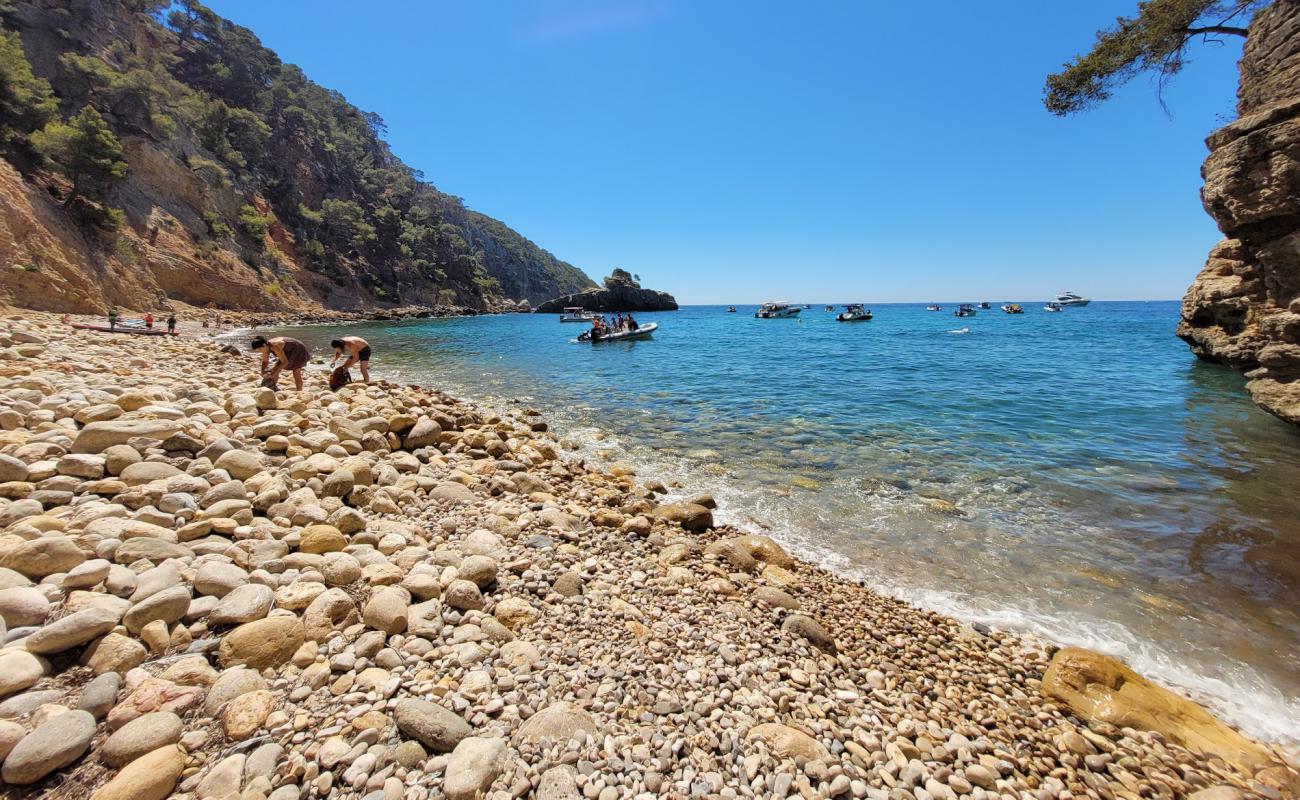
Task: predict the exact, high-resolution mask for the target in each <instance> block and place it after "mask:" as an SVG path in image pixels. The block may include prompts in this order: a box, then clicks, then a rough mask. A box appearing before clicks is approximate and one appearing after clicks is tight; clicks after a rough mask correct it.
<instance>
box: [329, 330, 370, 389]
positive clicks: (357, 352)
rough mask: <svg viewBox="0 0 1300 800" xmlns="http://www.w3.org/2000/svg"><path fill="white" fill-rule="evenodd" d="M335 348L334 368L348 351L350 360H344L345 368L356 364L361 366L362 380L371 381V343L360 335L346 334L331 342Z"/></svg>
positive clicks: (331, 363) (332, 363)
mask: <svg viewBox="0 0 1300 800" xmlns="http://www.w3.org/2000/svg"><path fill="white" fill-rule="evenodd" d="M330 347H333V348H334V360H333V361H331V362H330V368H331V369H333V367H334V365H335V364H337V363H338V360H339V359H340V358H342V357H343V355H344V354H345V353H346V354H347V357H348V360H347V361H344V362H343V369H347V368H348V367H351V366H352V365H353V364H356V365H357V366H359V367H360V368H361V380H363V381H365V382H366V383H370V343H369V342H367V341H366V340H365V339H362V338H361V337H360V336H344V337H343V338H342V339H335V340H334V341H332V342H330Z"/></svg>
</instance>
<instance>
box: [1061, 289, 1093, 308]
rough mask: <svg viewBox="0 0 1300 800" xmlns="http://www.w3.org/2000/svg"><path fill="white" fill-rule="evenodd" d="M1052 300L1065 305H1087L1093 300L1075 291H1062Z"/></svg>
mask: <svg viewBox="0 0 1300 800" xmlns="http://www.w3.org/2000/svg"><path fill="white" fill-rule="evenodd" d="M1052 302H1055V303H1060V304H1061V305H1063V306H1086V305H1088V304H1089V303H1091V302H1092V301H1091V300H1089V299H1088V298H1086V297H1084V296H1083V295H1080V294H1076V293H1075V292H1061V293H1060V294H1058V295H1057V296H1056V299H1055V300H1054V301H1052Z"/></svg>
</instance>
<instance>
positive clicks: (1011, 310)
mask: <svg viewBox="0 0 1300 800" xmlns="http://www.w3.org/2000/svg"><path fill="white" fill-rule="evenodd" d="M1002 310H1003V311H1005V312H1007V313H1008V314H1023V313H1025V310H1024V309H1023V308H1021V307H1020V304H1019V303H1007V304H1006V305H1005V306H1003V307H1002Z"/></svg>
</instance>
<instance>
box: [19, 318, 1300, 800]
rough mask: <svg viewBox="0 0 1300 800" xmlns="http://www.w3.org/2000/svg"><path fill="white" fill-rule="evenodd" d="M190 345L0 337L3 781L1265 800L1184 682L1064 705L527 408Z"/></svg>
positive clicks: (193, 333) (89, 790)
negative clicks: (1112, 704) (268, 372)
mask: <svg viewBox="0 0 1300 800" xmlns="http://www.w3.org/2000/svg"><path fill="white" fill-rule="evenodd" d="M216 332H217V331H216V330H215V329H211V330H210V329H203V330H197V329H191V327H187V326H182V333H183V334H184V335H182V336H180V337H176V338H166V337H158V338H145V337H135V336H126V335H105V334H97V333H93V332H74V331H71V330H70V329H69V328H68V326H67V325H66V324H64V323H62V322H60V321H59V320H58V319H57V318H55V317H53V316H50V315H42V314H36V313H26V312H24V313H21V314H13V315H11V316H9V317H8V318H7V319H6V320H5V324H4V326H3V328H2V329H0V398H3V401H2V402H0V620H2V623H3V624H0V633H3V645H2V646H0V794H3V795H4V796H11V797H28V796H41V795H46V796H51V797H70V798H80V797H94V798H98V800H119V799H121V800H150V799H152V798H158V799H159V800H161V798H165V797H181V798H186V799H187V800H188V799H190V798H193V799H194V800H227V798H241V800H263V799H265V798H269V799H270V800H301V799H303V798H324V797H340V798H366V800H398V798H416V799H417V800H418V799H422V798H441V797H447V798H452V799H453V800H457V799H460V798H478V797H483V798H491V799H492V800H505V798H522V797H538V798H549V799H551V800H555V799H557V798H579V797H582V798H589V800H614V799H615V798H657V797H671V798H687V797H761V798H785V797H795V796H798V797H804V798H823V797H825V798H829V797H839V798H872V800H987V799H989V798H1006V799H1007V800H1053V799H1055V798H1103V799H1109V798H1144V797H1159V798H1181V797H1195V798H1197V800H1234V798H1246V797H1252V798H1253V797H1264V798H1269V799H1270V800H1276V799H1279V798H1284V797H1289V796H1293V793H1294V792H1295V791H1296V787H1297V782H1296V780H1297V779H1296V773H1295V770H1294V768H1293V762H1292V761H1291V760H1290V759H1291V756H1290V755H1289V754H1288V753H1286V752H1284V751H1283V750H1282V749H1280V748H1279V747H1277V746H1273V745H1270V744H1268V743H1260V742H1255V741H1253V740H1248V739H1246V738H1245V737H1241V736H1240V735H1239V734H1236V733H1235V732H1234V731H1231V730H1230V729H1228V728H1226V727H1225V726H1222V725H1221V724H1220V723H1217V722H1215V721H1213V720H1210V721H1209V722H1204V721H1202V720H1201V719H1200V718H1199V717H1197V716H1196V712H1195V711H1192V710H1191V709H1197V708H1198V707H1196V706H1193V705H1192V704H1191V703H1189V702H1188V701H1186V700H1181V699H1179V702H1180V703H1183V704H1186V706H1183V705H1178V704H1177V703H1175V702H1174V701H1173V700H1167V699H1166V698H1165V695H1159V694H1153V695H1152V696H1153V697H1156V698H1157V699H1158V700H1159V702H1157V703H1155V705H1157V706H1159V704H1160V703H1164V704H1165V705H1164V706H1160V707H1161V708H1164V709H1165V710H1164V712H1162V713H1145V714H1138V713H1129V714H1127V715H1121V717H1118V718H1116V717H1112V718H1110V719H1109V720H1108V718H1107V714H1106V713H1105V712H1104V711H1101V710H1098V713H1096V714H1090V715H1086V714H1082V713H1081V712H1080V709H1081V708H1082V705H1081V702H1080V701H1077V699H1072V698H1074V695H1073V694H1072V692H1071V691H1070V690H1069V687H1073V688H1074V689H1078V690H1079V691H1078V693H1079V694H1080V695H1083V694H1088V693H1089V692H1092V691H1093V690H1092V688H1090V686H1083V685H1081V684H1080V683H1079V682H1078V681H1077V680H1075V678H1073V677H1070V676H1069V675H1066V674H1065V668H1064V667H1063V666H1054V664H1056V663H1057V662H1059V661H1060V657H1061V654H1062V652H1064V651H1058V648H1057V647H1055V646H1054V645H1052V644H1051V643H1048V642H1043V641H1040V640H1037V639H1034V638H1032V637H1027V636H1022V635H1017V634H1014V633H1011V632H1005V631H1000V630H996V629H991V628H987V627H984V626H971V625H966V624H963V623H961V622H958V621H956V620H954V619H951V618H949V617H945V616H943V615H940V614H936V613H933V612H929V611H925V610H922V609H918V608H916V607H913V606H910V605H907V604H905V603H903V602H901V601H898V600H895V599H893V598H890V597H887V596H884V595H881V594H879V593H876V592H873V591H871V590H870V589H868V588H865V587H864V586H862V585H859V584H858V583H856V582H854V581H851V580H847V579H845V578H842V577H839V576H836V575H834V574H832V573H830V572H827V571H826V570H823V569H821V568H818V567H816V566H813V565H810V564H808V563H804V562H802V561H800V560H798V559H797V558H794V557H792V556H791V555H790V554H788V553H787V552H786V551H785V550H784V549H782V547H781V546H780V545H779V544H778V543H777V542H776V541H774V540H773V539H770V538H768V537H766V536H756V535H752V534H749V533H747V532H744V531H740V530H734V529H731V528H729V527H727V526H725V525H719V524H715V520H714V513H713V512H714V510H715V508H714V506H715V503H714V501H713V499H712V498H711V497H709V496H695V495H692V493H691V491H690V487H686V486H665V485H663V484H661V483H658V482H656V481H646V480H643V479H641V478H639V477H638V476H637V475H636V474H635V472H634V471H633V469H632V468H630V467H625V466H619V465H614V466H610V465H607V464H602V465H595V464H590V463H587V462H585V461H583V460H582V458H581V457H580V455H579V454H577V453H576V452H574V448H573V446H572V444H571V443H568V442H566V441H565V440H564V439H563V437H561V436H559V435H557V434H556V433H555V432H554V431H552V430H551V429H550V427H549V426H548V424H547V421H546V420H545V418H544V417H542V416H541V415H539V414H538V413H537V412H535V411H531V410H529V409H526V408H518V409H511V410H509V411H494V410H492V409H487V408H481V407H477V406H475V405H473V404H470V403H467V402H464V401H462V400H459V399H457V398H454V397H451V396H449V395H447V394H445V393H443V392H440V391H438V390H437V389H435V388H427V387H419V386H411V385H399V384H395V383H391V382H385V381H377V382H375V383H373V384H370V385H358V384H353V385H350V386H348V387H345V388H343V389H341V390H340V391H338V392H329V391H327V389H326V386H325V381H324V377H323V374H322V372H321V370H320V367H321V366H322V365H321V364H319V362H313V364H312V366H311V367H310V368H309V369H308V379H307V387H306V391H304V392H301V393H299V392H295V391H293V390H292V389H289V390H287V391H286V390H284V388H283V387H284V385H285V384H286V383H287V384H288V385H289V386H291V385H292V382H291V381H287V380H284V379H282V382H281V383H282V388H281V390H280V391H278V392H276V391H272V390H269V389H262V388H259V385H258V380H259V376H258V374H257V359H256V357H255V356H253V355H250V354H248V353H240V352H237V351H235V350H234V349H233V348H230V347H228V346H222V345H220V344H218V343H217V342H215V341H212V340H211V339H210V338H205V337H209V336H211V335H213V334H215V333H216ZM316 355H317V356H318V358H319V356H320V355H321V354H320V353H317V354H316ZM1080 657H1081V658H1082V656H1080ZM1049 670H1056V677H1055V678H1053V677H1051V676H1050V675H1049ZM1080 674H1082V673H1080ZM1126 682H1127V683H1129V684H1132V685H1135V686H1136V685H1138V684H1139V683H1140V681H1139V679H1137V678H1136V676H1133V677H1131V678H1130V677H1126V678H1124V679H1122V680H1119V681H1118V682H1112V683H1113V684H1116V685H1111V686H1109V687H1106V688H1108V690H1110V691H1113V692H1115V693H1117V694H1119V693H1121V692H1123V691H1124V687H1123V686H1122V685H1121V684H1124V683H1126ZM1085 683H1089V684H1090V683H1091V682H1090V681H1085ZM1053 686H1056V687H1062V686H1064V687H1067V688H1066V689H1060V688H1056V689H1053V688H1052V687H1053ZM1152 691H1153V692H1154V691H1155V690H1152ZM1160 691H1162V690H1160ZM1166 694H1168V693H1166ZM1126 696H1127V695H1126ZM1169 697H1171V698H1172V697H1173V695H1169ZM1136 707H1137V706H1135V708H1136ZM1143 708H1146V707H1143ZM1162 714H1163V716H1162ZM1200 714H1204V712H1203V711H1202V712H1200ZM1205 716H1206V718H1207V719H1208V715H1205ZM1173 718H1177V719H1176V721H1178V722H1179V725H1174V724H1164V723H1163V722H1162V720H1163V721H1165V722H1167V721H1168V720H1169V719H1173ZM1188 720H1191V721H1190V722H1189V721H1188ZM1193 723H1194V724H1193ZM1211 723H1213V724H1211ZM1180 725H1181V727H1180ZM1215 725H1218V727H1214V726H1215Z"/></svg>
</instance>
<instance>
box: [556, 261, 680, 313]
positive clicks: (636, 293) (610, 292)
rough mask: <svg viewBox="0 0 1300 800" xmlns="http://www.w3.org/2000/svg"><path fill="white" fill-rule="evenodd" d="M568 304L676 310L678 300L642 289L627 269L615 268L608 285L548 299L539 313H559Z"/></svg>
mask: <svg viewBox="0 0 1300 800" xmlns="http://www.w3.org/2000/svg"><path fill="white" fill-rule="evenodd" d="M566 308H581V309H584V310H586V311H676V310H677V301H676V300H675V299H673V296H672V295H670V294H668V293H667V292H658V291H655V290H654V289H642V288H641V284H640V283H638V282H637V281H636V279H635V278H634V277H633V276H632V275H631V274H630V273H628V272H627V271H625V270H621V269H616V270H614V272H613V273H612V274H611V275H610V276H609V277H608V278H606V279H605V288H603V289H587V290H585V291H581V292H578V293H577V294H566V295H564V296H562V297H557V298H555V299H553V300H547V301H546V302H545V303H542V304H541V305H540V306H538V307H537V313H538V314H559V313H560V312H562V311H564V309H566Z"/></svg>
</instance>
